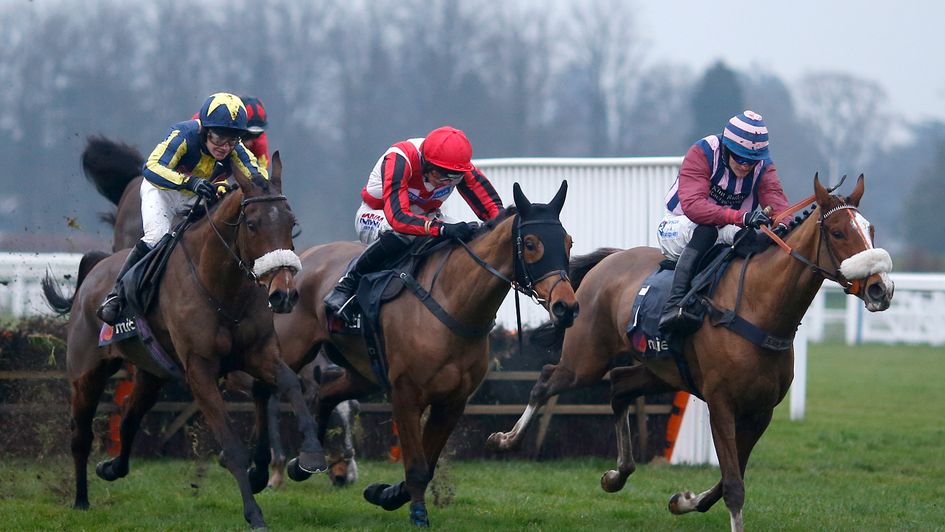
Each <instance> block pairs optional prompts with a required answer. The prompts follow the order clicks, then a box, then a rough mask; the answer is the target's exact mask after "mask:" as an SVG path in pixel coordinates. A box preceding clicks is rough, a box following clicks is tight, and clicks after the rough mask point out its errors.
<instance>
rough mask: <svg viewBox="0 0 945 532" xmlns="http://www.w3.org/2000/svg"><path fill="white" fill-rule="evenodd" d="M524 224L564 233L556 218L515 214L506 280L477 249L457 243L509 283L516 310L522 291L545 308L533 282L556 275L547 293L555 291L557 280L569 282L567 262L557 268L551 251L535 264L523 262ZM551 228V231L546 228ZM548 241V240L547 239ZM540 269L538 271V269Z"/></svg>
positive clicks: (537, 232) (473, 257) (486, 268)
mask: <svg viewBox="0 0 945 532" xmlns="http://www.w3.org/2000/svg"><path fill="white" fill-rule="evenodd" d="M525 226H538V229H542V228H546V230H545V231H532V232H529V233H525V234H526V235H529V234H540V233H542V232H544V233H549V232H550V231H555V232H557V230H558V229H559V228H560V231H561V232H564V226H563V225H561V222H560V221H558V220H541V219H539V220H527V221H522V217H521V215H519V214H517V215H516V223H515V226H514V229H513V233H512V250H513V254H514V257H515V259H514V260H513V266H512V269H513V275H512V276H513V277H514V280H513V279H509V278H508V277H506V276H505V275H504V274H503V273H502V272H500V271H499V270H497V269H495V268H494V267H493V266H492V265H490V264H489V263H487V262H486V261H485V260H483V259H482V258H481V257H479V256H478V255H476V252H475V251H473V250H472V248H471V247H469V245H468V244H467V243H466V242H463V241H459V243H460V245H462V246H463V249H465V250H466V253H467V254H469V256H470V258H472V259H473V261H475V262H476V264H478V265H479V266H480V267H482V268H483V269H484V270H486V271H487V272H489V273H491V274H492V275H493V276H495V277H498V278H499V279H500V280H502V282H504V283H506V284H508V285H509V286H510V287H511V288H512V289H513V290H515V293H516V300H515V303H516V310H518V297H517V295H518V294H519V293H521V294H524V295H525V297H528V298H531V300H532V301H534V302H535V303H537V304H539V305H541V306H543V307H545V306H546V303H547V300H546V299H544V298H542V297H541V296H540V295H539V294H538V291H537V290H535V285H537V284H538V283H539V282H541V281H542V280H544V279H545V278H547V277H550V276H552V275H555V274H557V275H558V276H559V278H558V279H557V280H556V281H555V283H554V284H553V285H552V287H551V290H549V291H548V293H549V294H551V293H552V292H554V289H555V288H556V287H557V286H558V283H561V282H564V281H570V277H568V269H567V264H565V267H564V268H560V267H557V266H558V265H554V264H551V261H550V260H548V259H550V257H549V256H550V255H553V253H546V254H545V256H544V257H542V259H540V260H539V261H538V262H535V263H534V264H528V263H527V262H525V250H524V241H525V239H524V237H523V234H522V228H523V227H525ZM547 228H550V231H549V230H547ZM545 241H546V239H544V238H543V239H542V242H545ZM548 241H549V242H550V241H551V240H550V239H549V240H548ZM539 267H540V268H541V269H540V270H539V271H535V270H538V268H539Z"/></svg>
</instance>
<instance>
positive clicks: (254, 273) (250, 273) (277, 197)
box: [175, 194, 300, 323]
mask: <svg viewBox="0 0 945 532" xmlns="http://www.w3.org/2000/svg"><path fill="white" fill-rule="evenodd" d="M202 201H203V198H199V197H198V198H197V201H196V202H195V203H194V206H193V207H191V209H190V212H188V214H187V216H186V218H185V223H184V224H182V226H181V227H179V228H178V229H177V230H176V233H177V235H175V236H176V237H178V238H179V235H182V234H183V232H184V230H185V229H186V228H187V226H189V225H190V224H191V223H192V215H193V213H194V212H195V211H196V210H197V208H198V206H199V205H200V203H201V202H202ZM275 201H288V198H286V197H285V196H284V195H282V194H270V195H266V196H255V197H252V198H243V199H242V200H241V201H240V212H239V217H237V219H236V221H235V222H227V221H223V222H222V223H223V225H226V226H228V227H232V228H235V229H236V235H235V236H234V238H233V242H234V243H233V244H230V243H229V242H228V241H227V240H226V238H225V237H224V236H223V234H222V233H221V232H220V230H219V229H218V228H217V226H216V225H215V224H214V223H213V217H212V216H211V215H210V213H209V212H208V213H207V223H208V224H209V225H210V227H211V228H212V229H213V232H214V234H216V235H217V238H219V240H220V243H221V244H222V245H223V247H224V249H226V251H227V252H228V253H229V254H230V256H231V257H232V258H233V259H234V260H235V261H236V264H237V266H238V267H239V269H240V271H241V272H242V273H243V274H244V276H245V277H247V278H248V279H250V280H252V281H253V283H254V284H261V283H260V277H262V276H263V275H265V274H267V273H269V272H270V271H272V270H275V269H282V268H287V269H290V270H294V271H293V274H294V273H297V272H298V271H299V269H300V266H296V265H295V263H291V264H290V262H292V261H291V260H283V261H282V262H283V263H282V264H280V265H277V266H276V267H273V268H268V269H267V270H266V271H258V268H250V267H249V266H248V265H247V264H246V262H245V261H244V260H243V258H242V257H240V254H239V253H238V252H237V251H236V250H235V249H234V247H235V246H236V244H235V243H236V241H237V239H238V238H239V229H240V227H241V226H242V225H243V223H244V222H245V221H246V206H247V205H249V204H251V203H262V202H275ZM181 248H182V249H183V252H184V256H185V257H186V258H187V263H188V264H189V265H190V270H191V273H192V274H193V276H194V280H195V281H196V282H197V285H198V286H200V288H201V289H202V290H203V292H204V295H205V296H206V297H207V299H208V300H209V301H210V302H211V303H212V304H213V305H215V306H216V307H217V312H218V313H219V314H220V315H222V316H223V317H225V318H226V319H228V320H229V321H231V322H233V323H239V322H240V321H241V320H242V317H240V318H239V319H236V318H233V317H232V316H230V315H229V314H228V313H227V312H226V311H224V310H223V305H222V304H221V303H220V302H219V301H218V300H217V299H216V298H215V297H214V296H213V294H212V293H211V292H210V290H209V289H208V288H207V287H206V286H204V284H203V283H202V282H201V281H200V276H199V275H198V274H197V268H196V265H195V264H194V261H193V259H192V258H191V257H190V254H189V253H188V252H187V246H181ZM279 252H288V253H291V254H292V255H293V257H295V262H298V257H297V256H295V254H294V253H293V252H291V251H288V250H275V251H271V252H269V253H267V254H266V255H263V256H262V257H260V258H259V259H256V261H257V262H258V261H259V260H260V259H263V258H264V257H267V256H270V255H272V254H274V253H279ZM280 258H282V259H285V257H280ZM274 278H275V276H273V278H271V279H270V280H269V285H270V286H267V287H266V288H267V290H268V289H270V288H271V285H272V281H273V279H274Z"/></svg>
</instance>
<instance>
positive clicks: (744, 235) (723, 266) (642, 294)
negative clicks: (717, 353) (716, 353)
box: [627, 229, 793, 398]
mask: <svg viewBox="0 0 945 532" xmlns="http://www.w3.org/2000/svg"><path fill="white" fill-rule="evenodd" d="M772 243H773V242H772V241H771V240H770V239H769V238H768V237H767V236H765V235H763V234H759V233H757V232H755V231H751V230H747V229H743V230H742V231H740V232H739V233H738V234H737V235H736V237H735V244H734V245H728V244H716V245H715V246H714V247H713V248H712V249H710V250H709V252H708V253H706V256H705V258H704V259H703V260H702V262H701V263H700V267H699V271H698V273H697V274H696V275H695V276H694V277H693V280H692V283H691V285H690V289H689V292H688V293H687V294H686V296H685V297H684V298H683V301H682V307H683V309H684V312H685V313H686V314H687V315H690V316H692V317H693V318H695V319H696V320H697V321H698V322H699V326H698V327H697V328H696V329H695V330H693V331H691V332H688V333H683V334H678V333H677V334H673V333H669V334H666V333H663V332H662V331H660V330H659V321H660V315H661V313H662V310H663V305H664V304H665V302H666V300H667V299H668V298H669V293H670V289H671V287H672V283H673V274H674V273H675V272H674V271H673V268H674V267H675V262H673V261H668V260H667V261H663V262H662V263H660V265H659V266H658V267H657V269H656V270H655V271H654V272H653V273H651V274H650V275H649V276H648V277H647V278H646V279H645V280H644V281H643V284H642V285H641V286H640V289H639V291H638V292H637V295H636V297H635V298H634V301H633V307H632V308H631V312H630V323H629V324H628V325H627V337H628V338H629V339H630V342H631V345H632V346H633V348H634V349H635V350H636V351H637V352H638V353H640V354H639V356H640V357H641V358H664V357H672V358H673V359H674V360H675V361H676V365H677V367H678V368H679V372H680V374H681V375H682V376H683V378H684V379H685V381H686V384H687V385H688V387H689V388H690V393H693V394H694V395H695V396H696V397H700V398H701V396H700V394H699V393H698V391H697V390H696V387H695V383H694V381H693V379H692V374H691V373H690V371H689V367H688V363H687V362H686V358H685V356H683V342H684V341H685V339H686V337H688V336H690V335H691V334H695V332H696V331H698V330H699V329H700V328H702V327H703V325H704V321H705V316H706V314H708V315H709V318H710V320H711V322H712V325H713V326H724V327H727V328H729V329H731V330H732V331H734V332H735V333H736V334H738V335H740V336H742V337H744V338H746V339H748V340H749V341H751V342H752V343H755V344H756V345H758V346H761V347H763V348H765V349H769V350H772V351H784V350H786V349H790V347H791V345H793V344H792V340H793V338H778V337H775V336H772V335H770V334H768V333H766V332H765V331H763V330H761V329H759V328H758V327H757V326H755V325H753V324H751V323H749V322H748V321H746V320H745V319H743V318H741V317H739V316H738V315H737V314H736V312H735V311H734V310H727V309H721V308H718V307H716V306H715V305H714V304H713V303H712V302H711V301H710V298H711V297H712V295H713V293H714V292H715V289H716V287H717V286H718V283H719V281H720V280H721V279H722V276H723V275H724V274H725V271H726V270H727V269H728V268H729V266H731V264H732V261H733V260H735V259H736V258H738V257H741V258H744V259H746V260H745V264H746V265H747V263H748V260H750V258H751V256H752V255H754V254H755V253H758V252H759V251H763V250H764V249H766V248H767V247H768V246H770V245H771V244H772ZM743 273H744V272H743ZM738 297H739V299H740V298H741V286H739V295H738ZM736 308H737V307H736Z"/></svg>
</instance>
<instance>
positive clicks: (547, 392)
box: [486, 359, 609, 451]
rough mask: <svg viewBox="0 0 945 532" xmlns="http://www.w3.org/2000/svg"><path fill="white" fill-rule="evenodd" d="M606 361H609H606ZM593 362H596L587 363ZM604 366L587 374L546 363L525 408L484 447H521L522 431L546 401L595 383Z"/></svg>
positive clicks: (523, 433)
mask: <svg viewBox="0 0 945 532" xmlns="http://www.w3.org/2000/svg"><path fill="white" fill-rule="evenodd" d="M608 360H609V359H608ZM590 363H596V361H590ZM606 371H607V368H606V364H601V365H600V367H595V368H590V370H589V371H580V372H577V371H574V370H572V369H571V368H570V367H569V365H566V364H564V363H558V364H547V365H545V367H543V368H542V369H541V375H540V376H539V377H538V381H537V382H535V385H534V386H533V387H532V391H531V393H530V394H529V396H528V406H527V407H525V411H524V412H523V413H522V416H521V417H520V418H519V419H518V421H516V422H515V426H513V427H512V430H510V431H509V432H494V433H492V434H491V435H490V436H489V438H488V439H487V440H486V447H488V448H489V449H491V450H493V451H511V450H515V449H518V448H519V446H520V445H521V444H522V440H523V438H524V436H525V432H526V431H527V430H528V427H530V426H531V424H532V422H533V421H534V420H535V417H536V416H537V414H538V411H539V410H540V409H541V407H542V406H544V405H545V403H547V402H548V399H550V398H551V397H553V396H555V395H558V394H559V393H561V392H563V391H565V390H571V389H574V388H579V387H581V386H588V385H590V384H593V383H595V382H597V381H599V380H600V379H601V378H602V377H603V376H604V373H606Z"/></svg>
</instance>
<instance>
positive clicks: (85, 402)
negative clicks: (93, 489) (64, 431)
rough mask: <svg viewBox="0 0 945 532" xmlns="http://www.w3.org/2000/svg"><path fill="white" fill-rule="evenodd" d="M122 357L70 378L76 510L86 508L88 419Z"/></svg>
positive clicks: (91, 436)
mask: <svg viewBox="0 0 945 532" xmlns="http://www.w3.org/2000/svg"><path fill="white" fill-rule="evenodd" d="M121 364H122V359H120V358H116V359H111V360H108V361H103V362H101V363H100V364H99V365H98V366H96V367H95V368H94V369H92V370H91V371H89V372H87V373H85V374H84V375H82V376H81V377H79V378H78V379H76V380H74V381H72V442H71V447H72V461H73V464H74V467H75V502H74V503H73V505H72V507H73V508H75V509H76V510H88V509H89V481H88V472H87V469H88V463H89V453H90V452H91V451H92V440H93V439H94V436H95V434H94V433H93V432H92V419H93V418H94V417H95V409H96V408H97V407H98V401H99V399H100V398H101V397H102V392H104V391H105V384H106V383H107V382H108V378H109V377H111V376H112V375H114V374H115V372H116V371H118V369H119V368H120V367H121Z"/></svg>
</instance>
